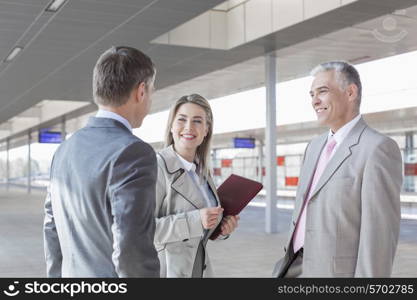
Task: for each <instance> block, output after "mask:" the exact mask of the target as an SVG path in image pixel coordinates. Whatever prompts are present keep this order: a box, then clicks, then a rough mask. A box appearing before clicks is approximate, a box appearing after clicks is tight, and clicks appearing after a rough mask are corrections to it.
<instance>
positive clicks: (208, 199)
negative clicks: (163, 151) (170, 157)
mask: <svg viewBox="0 0 417 300" xmlns="http://www.w3.org/2000/svg"><path fill="white" fill-rule="evenodd" d="M175 154H177V156H178V158H179V160H180V161H181V162H182V164H183V165H184V168H185V170H187V172H188V174H189V175H190V176H191V178H192V179H193V181H194V183H195V184H196V185H197V186H198V188H199V189H200V191H201V194H202V195H203V197H204V202H205V203H206V206H207V207H216V206H217V200H216V198H215V197H214V195H213V192H212V191H211V190H210V187H209V186H208V183H207V181H206V180H204V182H202V183H201V181H200V177H199V176H198V175H197V173H196V169H197V166H196V165H195V163H192V162H189V161H187V160H185V159H184V158H183V157H182V156H181V155H179V154H178V153H175Z"/></svg>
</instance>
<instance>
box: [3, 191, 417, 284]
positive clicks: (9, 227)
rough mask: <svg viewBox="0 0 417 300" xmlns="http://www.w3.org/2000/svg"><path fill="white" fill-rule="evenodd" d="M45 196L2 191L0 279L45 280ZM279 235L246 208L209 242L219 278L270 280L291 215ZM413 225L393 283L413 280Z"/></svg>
mask: <svg viewBox="0 0 417 300" xmlns="http://www.w3.org/2000/svg"><path fill="white" fill-rule="evenodd" d="M44 196H45V192H43V191H36V190H35V191H33V192H32V194H31V195H28V194H26V193H25V191H21V190H12V191H9V192H7V191H6V190H4V189H0V277H45V263H44V258H43V240H42V222H43V201H44ZM278 213H279V224H278V228H279V232H278V233H276V234H266V233H264V221H263V220H264V209H263V208H262V207H253V206H252V207H247V208H246V209H245V210H244V211H243V212H242V214H241V222H240V226H239V228H238V229H237V230H236V232H235V233H234V234H233V235H232V236H231V237H230V238H229V239H228V240H226V241H219V242H210V243H209V246H208V247H209V254H210V256H211V258H212V262H213V266H214V269H215V274H216V276H217V277H270V275H271V271H272V268H273V265H274V263H275V261H276V260H277V259H278V258H279V257H280V256H281V255H283V246H284V244H285V242H286V238H287V230H288V228H289V224H290V217H291V216H290V214H291V211H290V210H281V209H279V210H278ZM416 253H417V221H415V220H403V221H402V223H401V233H400V242H399V245H398V250H397V255H396V258H395V262H394V270H393V276H394V277H417V255H416Z"/></svg>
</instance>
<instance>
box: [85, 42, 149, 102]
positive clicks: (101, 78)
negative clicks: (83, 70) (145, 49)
mask: <svg viewBox="0 0 417 300" xmlns="http://www.w3.org/2000/svg"><path fill="white" fill-rule="evenodd" d="M154 76H155V66H154V64H153V62H152V60H151V59H150V58H149V57H148V56H147V55H145V54H144V53H142V52H141V51H139V50H137V49H135V48H132V47H123V46H120V47H112V48H110V49H109V50H107V51H106V52H104V53H103V54H102V55H101V56H100V58H99V59H98V61H97V63H96V65H95V67H94V74H93V97H94V102H96V103H97V104H101V105H105V106H115V107H117V106H120V105H123V104H125V103H126V102H127V100H128V98H129V95H130V93H131V91H132V89H133V88H134V87H135V86H137V85H138V84H140V83H142V82H144V83H145V84H146V86H148V85H149V83H150V82H151V81H152V80H153V78H154Z"/></svg>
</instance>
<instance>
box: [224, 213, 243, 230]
mask: <svg viewBox="0 0 417 300" xmlns="http://www.w3.org/2000/svg"><path fill="white" fill-rule="evenodd" d="M239 219H240V217H239V216H238V215H236V216H226V217H224V218H223V220H222V224H221V230H222V231H221V234H222V235H228V234H231V233H232V232H233V231H234V230H235V229H236V227H237V226H238V221H239Z"/></svg>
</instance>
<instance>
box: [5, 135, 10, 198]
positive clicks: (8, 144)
mask: <svg viewBox="0 0 417 300" xmlns="http://www.w3.org/2000/svg"><path fill="white" fill-rule="evenodd" d="M6 156H7V158H6V187H7V190H9V189H10V138H7V140H6Z"/></svg>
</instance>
